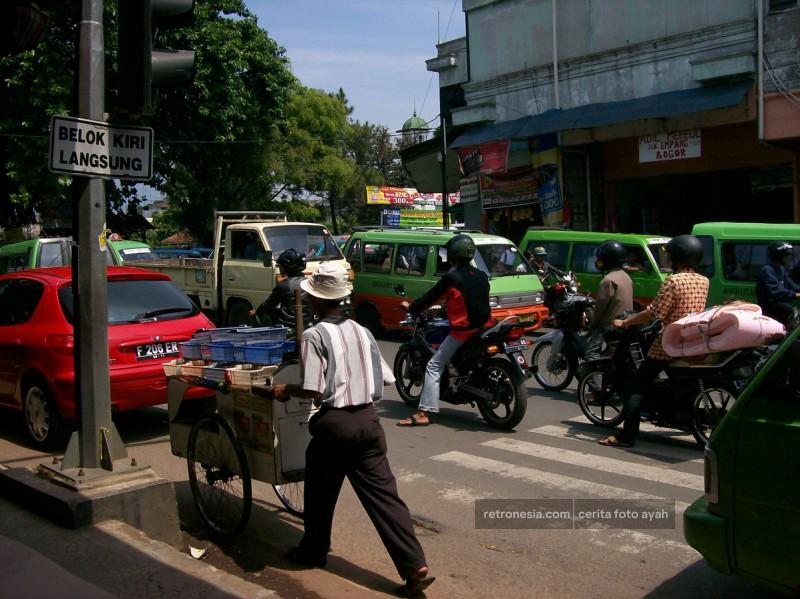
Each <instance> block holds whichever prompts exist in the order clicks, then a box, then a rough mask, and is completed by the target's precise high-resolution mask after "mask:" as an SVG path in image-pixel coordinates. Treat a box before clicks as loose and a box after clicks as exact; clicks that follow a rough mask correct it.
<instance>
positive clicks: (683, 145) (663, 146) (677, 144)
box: [639, 129, 702, 162]
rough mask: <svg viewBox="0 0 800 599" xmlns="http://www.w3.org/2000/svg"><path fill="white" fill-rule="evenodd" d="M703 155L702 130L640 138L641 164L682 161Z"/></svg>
mask: <svg viewBox="0 0 800 599" xmlns="http://www.w3.org/2000/svg"><path fill="white" fill-rule="evenodd" d="M701 155H702V145H701V141H700V129H688V130H686V131H677V132H675V133H659V134H657V135H642V136H640V137H639V162H663V161H666V160H682V159H684V158H699V157H700V156H701Z"/></svg>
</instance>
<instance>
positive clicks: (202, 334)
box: [192, 329, 214, 344]
mask: <svg viewBox="0 0 800 599" xmlns="http://www.w3.org/2000/svg"><path fill="white" fill-rule="evenodd" d="M213 330H214V329H200V330H199V331H195V333H194V335H192V341H199V342H200V343H205V344H208V343H211V331H213Z"/></svg>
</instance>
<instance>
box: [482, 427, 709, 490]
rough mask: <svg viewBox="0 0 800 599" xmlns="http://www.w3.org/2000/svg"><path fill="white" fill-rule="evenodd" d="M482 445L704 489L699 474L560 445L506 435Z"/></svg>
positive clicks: (644, 478) (594, 468)
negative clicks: (570, 448) (555, 445)
mask: <svg viewBox="0 0 800 599" xmlns="http://www.w3.org/2000/svg"><path fill="white" fill-rule="evenodd" d="M482 445H483V446H485V447H493V448H495V449H502V450H505V451H511V452H514V453H518V454H522V455H526V456H530V457H534V458H541V459H543V460H551V461H554V462H560V463H562V464H570V465H573V466H580V467H582V468H589V469H591V470H596V471H600V472H608V473H610V474H620V475H623V476H632V477H635V478H639V479H642V480H649V481H652V482H657V483H663V484H667V485H673V486H676V487H684V488H687V489H691V490H692V491H700V492H702V491H703V477H702V476H701V475H697V474H690V473H688V472H680V471H677V470H671V469H669V468H664V467H659V466H648V465H646V464H638V463H635V462H630V461H627V460H619V459H614V458H607V457H604V456H599V455H594V454H589V453H583V452H580V451H571V450H569V449H562V448H560V447H550V446H548V445H538V444H536V443H528V442H526V441H518V440H516V439H510V438H508V437H501V438H499V439H492V440H491V441H486V442H485V443H482Z"/></svg>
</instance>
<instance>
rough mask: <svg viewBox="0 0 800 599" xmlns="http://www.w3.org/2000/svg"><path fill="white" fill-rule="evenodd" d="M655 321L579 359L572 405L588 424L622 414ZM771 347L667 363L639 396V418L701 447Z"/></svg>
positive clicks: (610, 421) (609, 423)
mask: <svg viewBox="0 0 800 599" xmlns="http://www.w3.org/2000/svg"><path fill="white" fill-rule="evenodd" d="M661 328H662V327H661V323H660V322H659V321H654V322H652V323H649V324H646V325H641V326H638V327H629V328H628V329H622V330H619V331H616V332H615V333H612V334H611V335H615V336H617V338H618V339H617V340H616V343H615V344H613V343H612V347H613V350H612V352H613V353H612V354H611V355H608V356H603V357H600V358H597V359H594V360H588V361H586V362H584V363H583V364H582V365H581V366H580V368H579V382H578V405H580V408H581V411H582V412H583V414H584V415H585V416H586V418H588V419H589V421H590V422H592V423H594V424H595V425H597V426H602V427H615V426H617V425H618V424H619V423H620V422H622V421H623V419H624V418H625V413H624V409H623V400H624V397H625V395H626V394H627V393H628V392H629V387H628V385H629V384H630V382H631V381H633V380H634V377H635V375H636V371H637V370H638V368H639V366H641V364H642V363H643V362H644V359H645V356H646V355H647V351H648V349H649V348H650V345H652V343H653V341H655V339H656V338H657V337H658V334H659V333H660V332H661ZM773 350H774V346H772V347H752V348H744V349H739V350H735V351H730V352H718V353H712V354H709V355H708V356H706V357H705V358H703V359H701V360H687V359H677V360H673V361H671V362H670V363H669V365H668V366H667V368H666V371H665V372H666V375H664V374H662V375H661V376H660V377H659V378H658V379H657V380H656V381H655V382H654V383H653V386H652V390H651V392H649V393H647V394H646V396H645V397H644V398H643V400H642V421H645V422H650V423H651V424H653V425H655V426H658V427H665V428H674V429H679V430H682V431H684V432H687V433H691V434H692V436H694V439H695V441H696V442H697V443H698V445H700V446H701V447H705V444H706V443H707V442H708V439H709V437H710V436H711V433H713V432H714V429H715V428H716V427H717V425H718V424H719V423H720V421H721V420H722V418H723V417H724V416H725V414H727V412H728V410H729V409H730V407H731V406H732V405H733V402H734V401H735V400H736V397H737V396H738V395H739V393H740V392H741V391H742V389H744V387H745V386H746V385H747V383H748V382H749V381H750V379H751V378H752V377H753V375H754V374H755V373H756V372H757V371H758V369H759V368H760V367H761V365H763V364H764V363H765V362H766V360H767V359H768V358H769V355H770V354H771V353H772V351H773Z"/></svg>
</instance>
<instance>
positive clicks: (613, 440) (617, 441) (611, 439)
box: [598, 435, 633, 447]
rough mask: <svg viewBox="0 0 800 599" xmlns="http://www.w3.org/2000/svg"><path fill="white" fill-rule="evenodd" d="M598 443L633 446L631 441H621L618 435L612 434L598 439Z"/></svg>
mask: <svg viewBox="0 0 800 599" xmlns="http://www.w3.org/2000/svg"><path fill="white" fill-rule="evenodd" d="M598 443H599V444H600V445H605V446H606V447H633V443H629V442H627V441H622V440H621V439H620V438H619V437H615V436H614V435H611V436H608V437H606V438H605V439H600V440H599V441H598Z"/></svg>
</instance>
